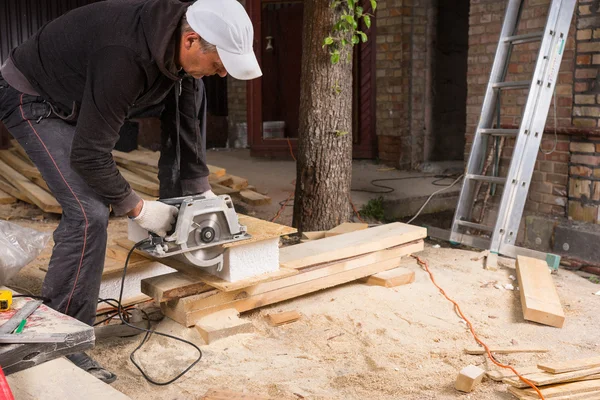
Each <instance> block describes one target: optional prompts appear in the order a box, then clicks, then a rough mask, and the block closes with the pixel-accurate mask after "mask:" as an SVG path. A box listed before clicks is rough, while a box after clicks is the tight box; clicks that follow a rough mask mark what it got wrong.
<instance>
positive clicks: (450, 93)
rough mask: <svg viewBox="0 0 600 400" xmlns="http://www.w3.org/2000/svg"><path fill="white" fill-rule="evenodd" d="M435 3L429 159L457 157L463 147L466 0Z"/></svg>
mask: <svg viewBox="0 0 600 400" xmlns="http://www.w3.org/2000/svg"><path fill="white" fill-rule="evenodd" d="M437 3H438V7H437V13H436V14H437V15H436V19H437V23H436V26H435V33H434V35H435V36H434V37H435V40H434V43H433V44H434V49H433V50H434V54H433V56H434V57H433V60H432V61H433V66H432V67H433V71H432V72H433V79H432V88H431V90H432V100H433V101H432V103H433V104H432V106H433V109H432V115H431V136H432V137H431V139H432V142H433V143H432V151H431V154H430V157H429V161H457V160H463V159H464V151H465V132H466V118H467V55H468V50H469V0H442V1H438V2H437Z"/></svg>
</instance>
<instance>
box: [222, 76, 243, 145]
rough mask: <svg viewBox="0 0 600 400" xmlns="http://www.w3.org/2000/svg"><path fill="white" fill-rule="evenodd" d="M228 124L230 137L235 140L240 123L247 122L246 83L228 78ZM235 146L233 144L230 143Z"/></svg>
mask: <svg viewBox="0 0 600 400" xmlns="http://www.w3.org/2000/svg"><path fill="white" fill-rule="evenodd" d="M227 107H228V116H227V124H228V129H229V137H230V138H232V137H233V138H235V137H236V134H237V130H238V125H239V124H240V123H245V122H247V114H246V81H240V80H237V79H234V78H232V77H231V76H229V75H228V76H227ZM230 145H233V143H230Z"/></svg>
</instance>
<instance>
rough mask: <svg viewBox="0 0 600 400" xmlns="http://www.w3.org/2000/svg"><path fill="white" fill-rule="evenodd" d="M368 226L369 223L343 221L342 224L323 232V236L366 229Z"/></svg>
mask: <svg viewBox="0 0 600 400" xmlns="http://www.w3.org/2000/svg"><path fill="white" fill-rule="evenodd" d="M368 227H369V224H363V223H355V222H344V223H343V224H341V225H338V226H336V227H335V228H333V229H330V230H328V231H327V232H325V237H331V236H337V235H343V234H344V233H350V232H356V231H362V230H365V229H367V228H368Z"/></svg>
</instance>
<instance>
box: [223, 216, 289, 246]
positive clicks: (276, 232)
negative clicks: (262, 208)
mask: <svg viewBox="0 0 600 400" xmlns="http://www.w3.org/2000/svg"><path fill="white" fill-rule="evenodd" d="M238 220H239V222H240V225H244V226H246V228H247V232H248V233H249V234H250V235H252V237H251V238H250V239H248V240H243V241H240V242H232V243H226V244H224V245H223V247H225V248H228V247H237V246H242V245H246V244H249V243H254V242H260V241H261V240H267V239H273V238H276V237H279V236H283V235H291V234H292V233H296V232H298V231H297V230H296V228H291V227H289V226H285V225H279V224H276V223H274V222H269V221H265V220H262V219H258V218H254V217H250V216H248V215H242V214H238Z"/></svg>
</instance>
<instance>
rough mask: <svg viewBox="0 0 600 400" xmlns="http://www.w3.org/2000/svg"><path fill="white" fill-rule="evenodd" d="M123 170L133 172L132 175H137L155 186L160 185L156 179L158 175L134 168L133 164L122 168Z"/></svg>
mask: <svg viewBox="0 0 600 400" xmlns="http://www.w3.org/2000/svg"><path fill="white" fill-rule="evenodd" d="M124 168H126V169H128V170H129V171H131V172H133V173H134V174H136V175H138V176H139V177H141V178H144V179H146V180H148V181H150V182H153V183H156V184H157V185H158V184H159V183H160V181H159V179H158V174H157V173H156V172H153V171H148V170H147V169H143V168H139V167H136V166H135V165H133V164H129V165H126V166H124Z"/></svg>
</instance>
